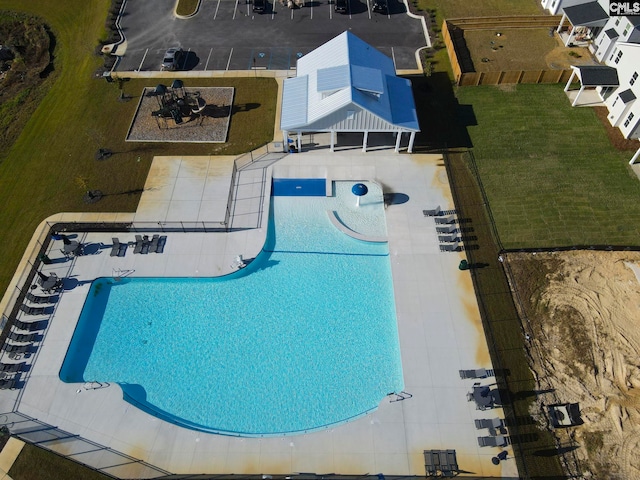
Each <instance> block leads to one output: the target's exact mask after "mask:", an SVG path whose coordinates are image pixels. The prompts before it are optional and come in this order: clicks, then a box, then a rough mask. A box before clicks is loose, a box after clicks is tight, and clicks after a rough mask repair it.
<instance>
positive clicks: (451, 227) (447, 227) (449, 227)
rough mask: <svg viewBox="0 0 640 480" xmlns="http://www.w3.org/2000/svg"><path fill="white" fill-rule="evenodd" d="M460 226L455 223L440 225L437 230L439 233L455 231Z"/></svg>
mask: <svg viewBox="0 0 640 480" xmlns="http://www.w3.org/2000/svg"><path fill="white" fill-rule="evenodd" d="M457 230H458V228H457V227H456V226H455V225H438V226H437V227H436V232H438V233H455V232H456V231H457Z"/></svg>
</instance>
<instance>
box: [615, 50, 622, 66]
mask: <svg viewBox="0 0 640 480" xmlns="http://www.w3.org/2000/svg"><path fill="white" fill-rule="evenodd" d="M621 58H622V52H618V54H617V55H616V59H615V60H614V61H613V62H614V63H615V64H617V63H618V62H619V61H620V59H621Z"/></svg>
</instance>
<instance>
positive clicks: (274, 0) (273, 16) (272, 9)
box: [271, 0, 278, 20]
mask: <svg viewBox="0 0 640 480" xmlns="http://www.w3.org/2000/svg"><path fill="white" fill-rule="evenodd" d="M277 3H278V2H276V0H273V3H272V5H273V6H272V7H271V20H273V19H274V18H275V14H276V4H277Z"/></svg>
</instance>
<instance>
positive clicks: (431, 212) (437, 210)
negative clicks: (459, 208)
mask: <svg viewBox="0 0 640 480" xmlns="http://www.w3.org/2000/svg"><path fill="white" fill-rule="evenodd" d="M441 213H442V210H440V205H438V206H437V207H436V208H434V209H433V210H423V211H422V214H423V215H424V216H425V217H437V216H438V215H440V214H441Z"/></svg>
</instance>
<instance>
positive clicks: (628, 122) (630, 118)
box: [624, 112, 633, 127]
mask: <svg viewBox="0 0 640 480" xmlns="http://www.w3.org/2000/svg"><path fill="white" fill-rule="evenodd" d="M631 120H633V112H631V113H630V114H629V116H628V117H627V119H626V120H625V121H624V126H625V127H628V126H629V124H630V123H631Z"/></svg>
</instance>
